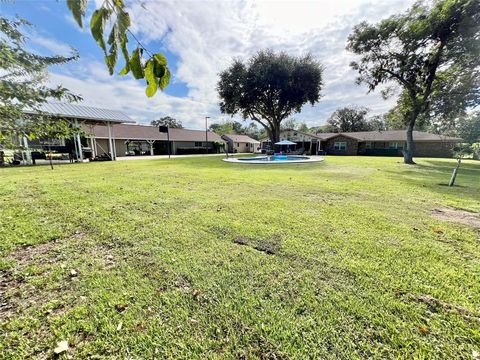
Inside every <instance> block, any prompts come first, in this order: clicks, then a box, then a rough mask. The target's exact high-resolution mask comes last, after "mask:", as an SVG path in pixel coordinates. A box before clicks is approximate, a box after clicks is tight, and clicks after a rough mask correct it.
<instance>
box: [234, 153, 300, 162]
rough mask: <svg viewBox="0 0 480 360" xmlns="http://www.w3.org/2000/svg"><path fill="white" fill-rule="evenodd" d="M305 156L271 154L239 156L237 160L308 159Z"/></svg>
mask: <svg viewBox="0 0 480 360" xmlns="http://www.w3.org/2000/svg"><path fill="white" fill-rule="evenodd" d="M308 159H309V157H307V156H293V155H273V156H265V157H254V158H243V159H242V158H240V159H238V161H265V162H270V161H299V160H308Z"/></svg>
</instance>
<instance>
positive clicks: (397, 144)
mask: <svg viewBox="0 0 480 360" xmlns="http://www.w3.org/2000/svg"><path fill="white" fill-rule="evenodd" d="M388 147H389V148H390V149H403V143H401V142H395V141H394V142H391V143H389V144H388Z"/></svg>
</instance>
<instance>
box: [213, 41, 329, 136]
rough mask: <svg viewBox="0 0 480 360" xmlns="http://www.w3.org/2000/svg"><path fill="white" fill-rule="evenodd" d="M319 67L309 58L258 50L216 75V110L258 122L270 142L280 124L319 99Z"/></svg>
mask: <svg viewBox="0 0 480 360" xmlns="http://www.w3.org/2000/svg"><path fill="white" fill-rule="evenodd" d="M322 73H323V69H322V66H321V65H320V64H319V62H318V61H316V60H314V59H313V58H312V56H311V55H306V56H303V57H294V56H290V55H288V54H286V53H284V52H281V53H275V52H273V51H271V50H264V51H259V52H258V53H257V54H256V55H255V56H253V57H252V58H251V59H250V60H249V61H247V62H246V63H244V62H242V61H240V60H234V62H233V64H232V65H231V66H230V67H229V68H228V69H227V70H225V71H223V72H222V73H221V74H220V80H219V81H218V85H217V90H218V94H219V96H220V100H221V101H220V110H221V111H222V113H225V114H229V115H236V114H239V115H241V116H242V117H243V118H244V119H250V120H252V121H255V122H257V123H259V124H260V125H261V126H262V127H263V128H264V129H265V131H266V132H267V134H268V136H269V138H270V139H271V141H272V142H277V141H278V140H279V139H280V127H281V123H282V121H284V120H285V119H287V118H288V117H289V116H290V115H292V114H293V113H298V112H300V111H301V108H302V106H303V105H305V104H307V103H310V104H312V105H314V104H315V103H316V102H318V101H319V100H320V90H321V88H322V86H323V82H322Z"/></svg>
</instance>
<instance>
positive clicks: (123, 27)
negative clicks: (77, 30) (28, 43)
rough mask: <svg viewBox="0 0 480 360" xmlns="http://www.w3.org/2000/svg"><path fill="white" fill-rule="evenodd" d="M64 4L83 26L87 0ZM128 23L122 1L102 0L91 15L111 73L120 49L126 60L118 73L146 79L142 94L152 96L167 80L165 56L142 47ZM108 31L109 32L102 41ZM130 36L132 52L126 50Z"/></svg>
mask: <svg viewBox="0 0 480 360" xmlns="http://www.w3.org/2000/svg"><path fill="white" fill-rule="evenodd" d="M67 5H68V8H69V9H70V11H71V12H72V15H73V17H74V18H75V20H76V22H77V23H78V25H79V26H80V27H81V28H83V19H84V17H85V13H86V10H87V6H88V0H67ZM107 24H112V25H111V28H110V29H108V28H106V25H107ZM130 25H131V23H130V15H129V14H128V12H127V11H126V10H125V3H124V1H123V0H105V1H104V2H103V4H102V6H100V7H99V8H98V9H95V11H94V12H93V14H92V17H91V18H90V30H91V33H92V36H93V38H94V39H95V41H96V42H97V44H98V45H99V46H100V48H101V49H102V50H103V53H104V57H105V64H106V65H107V67H108V71H109V73H110V75H113V73H114V72H115V67H116V65H117V62H118V53H119V51H120V52H121V53H122V55H123V58H124V60H125V66H124V67H123V68H122V70H120V72H119V75H127V74H128V73H129V72H131V73H132V75H133V77H134V78H135V79H137V80H138V79H145V80H146V81H147V88H146V90H145V93H146V94H147V96H148V97H152V96H153V95H155V93H156V92H157V90H158V88H160V90H163V89H165V87H166V86H167V85H168V83H169V82H170V70H169V69H168V67H167V58H166V57H165V55H163V54H161V53H156V54H154V53H152V52H150V51H149V50H148V49H147V48H146V47H145V46H143V45H142V43H141V42H140V41H139V40H138V39H137V37H136V36H135V35H134V34H133V33H132V32H131V31H130V29H129V27H130ZM107 33H108V34H109V35H108V39H107V41H106V42H105V35H106V34H107ZM129 35H130V37H131V38H132V39H134V40H135V42H136V43H137V47H136V48H135V50H133V51H132V52H131V53H130V52H129V50H128V38H129ZM107 45H108V49H107ZM144 54H146V55H148V59H146V60H144V59H143V55H144Z"/></svg>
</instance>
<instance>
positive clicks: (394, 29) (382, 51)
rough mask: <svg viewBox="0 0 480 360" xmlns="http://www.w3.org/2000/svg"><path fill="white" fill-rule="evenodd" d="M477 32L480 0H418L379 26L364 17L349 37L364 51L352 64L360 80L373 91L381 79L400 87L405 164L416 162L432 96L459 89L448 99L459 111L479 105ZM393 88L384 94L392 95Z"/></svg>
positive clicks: (357, 51)
mask: <svg viewBox="0 0 480 360" xmlns="http://www.w3.org/2000/svg"><path fill="white" fill-rule="evenodd" d="M479 36H480V2H479V1H478V0H439V1H435V2H429V1H419V2H417V3H416V4H415V5H414V6H412V7H411V8H410V9H409V10H408V11H407V12H405V13H403V14H398V15H394V16H391V17H390V18H388V19H385V20H383V21H381V22H380V23H378V24H376V25H371V24H368V23H367V22H362V23H360V24H359V25H357V26H355V28H354V30H353V33H352V34H351V35H350V36H349V38H348V45H347V49H349V50H350V51H352V52H354V53H355V54H358V55H359V56H360V60H359V61H356V62H352V64H351V66H352V67H353V68H354V69H356V70H357V71H358V72H359V77H358V79H357V82H358V83H365V84H367V86H368V88H369V91H373V90H375V89H376V88H377V87H378V86H379V85H381V84H396V85H397V86H399V87H400V88H401V91H402V92H401V96H400V98H399V103H400V104H401V106H400V107H399V110H400V111H401V113H402V117H403V119H404V123H405V125H406V126H407V148H406V150H405V151H404V161H405V163H408V164H413V163H414V162H413V154H414V150H415V147H414V141H413V129H414V127H415V124H416V122H417V119H418V118H419V117H421V116H425V115H427V114H428V112H429V111H433V110H434V109H435V107H434V106H432V101H433V100H435V99H437V101H436V103H437V104H440V103H441V102H440V101H441V99H443V100H444V102H446V101H447V100H448V99H449V96H450V95H449V94H450V93H456V92H460V93H461V95H459V96H455V98H456V99H457V100H456V101H455V102H453V101H452V102H450V105H452V106H450V107H451V108H452V109H454V110H455V111H457V112H458V111H459V109H464V108H466V107H468V106H474V105H475V104H478V102H479V96H478V95H479V81H478V77H479V67H480V57H479V56H478V54H479V50H480V45H479V41H478V38H479ZM455 79H457V80H461V82H459V81H456V80H455ZM459 83H461V85H459ZM389 90H391V89H389V88H387V89H383V91H382V94H383V95H384V96H385V97H386V96H388V94H389V93H390V91H389ZM450 99H452V97H450ZM446 105H447V103H445V106H444V107H443V108H444V109H445V107H446Z"/></svg>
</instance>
